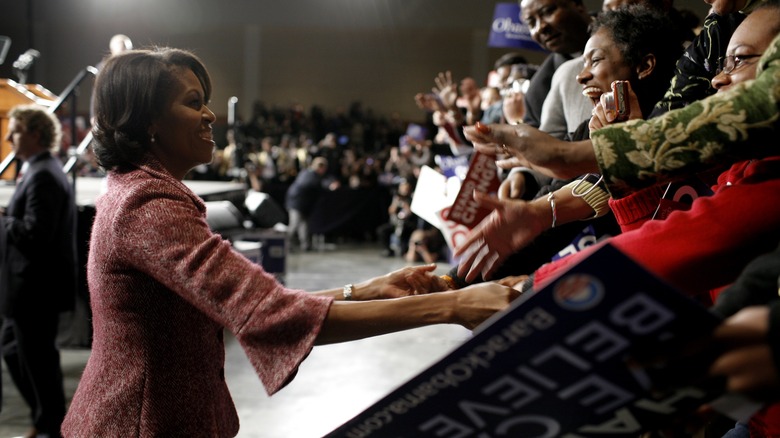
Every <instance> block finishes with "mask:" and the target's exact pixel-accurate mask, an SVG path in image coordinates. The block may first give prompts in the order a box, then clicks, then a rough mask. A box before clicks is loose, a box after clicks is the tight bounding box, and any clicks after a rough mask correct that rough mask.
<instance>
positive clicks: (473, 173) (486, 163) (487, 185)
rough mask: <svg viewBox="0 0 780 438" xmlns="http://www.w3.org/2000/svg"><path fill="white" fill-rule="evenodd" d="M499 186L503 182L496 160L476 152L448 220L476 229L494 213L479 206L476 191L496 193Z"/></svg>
mask: <svg viewBox="0 0 780 438" xmlns="http://www.w3.org/2000/svg"><path fill="white" fill-rule="evenodd" d="M499 185H501V181H500V180H499V179H498V168H497V167H496V162H495V158H494V157H492V156H489V155H485V154H482V153H480V152H478V151H477V152H475V153H474V156H473V157H472V158H471V163H470V164H469V170H468V172H467V173H466V178H465V179H464V180H463V183H462V184H461V186H460V191H459V192H458V196H457V197H456V198H455V202H453V203H452V208H450V211H449V213H448V214H447V220H450V221H453V222H457V223H459V224H462V225H465V226H466V227H468V228H469V229H471V228H474V226H476V225H477V224H478V223H480V222H481V221H482V219H484V218H485V216H487V215H488V214H489V213H490V212H491V211H492V210H491V209H489V208H485V207H480V206H479V205H478V204H477V201H475V200H474V191H477V192H481V193H495V192H496V191H498V186H499Z"/></svg>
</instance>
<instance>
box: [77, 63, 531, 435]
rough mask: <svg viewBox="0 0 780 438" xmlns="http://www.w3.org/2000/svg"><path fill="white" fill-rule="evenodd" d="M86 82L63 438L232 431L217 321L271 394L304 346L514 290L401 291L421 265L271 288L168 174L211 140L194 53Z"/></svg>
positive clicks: (454, 315) (129, 66)
mask: <svg viewBox="0 0 780 438" xmlns="http://www.w3.org/2000/svg"><path fill="white" fill-rule="evenodd" d="M95 93H96V100H95V102H96V116H97V117H96V126H95V128H94V134H95V139H96V143H95V154H96V156H97V158H98V160H99V161H100V164H101V166H102V167H103V168H105V169H106V170H107V172H108V191H107V193H106V194H104V195H103V196H101V197H100V198H99V199H98V201H97V204H96V207H97V214H96V217H95V222H94V225H93V231H92V240H91V245H90V252H89V261H88V281H89V288H90V293H91V305H92V310H93V315H94V321H93V323H94V342H93V349H92V354H91V356H90V359H89V361H88V363H87V366H86V369H85V371H84V374H83V376H82V379H81V382H80V384H79V387H78V389H77V391H76V394H75V396H74V398H73V401H72V404H71V407H70V410H69V412H68V415H67V418H66V420H65V423H64V424H63V429H62V430H63V434H64V435H65V436H68V437H96V436H100V437H108V436H136V437H146V436H188V437H195V436H209V437H210V436H218V437H231V436H235V435H236V433H237V432H238V418H237V415H236V411H235V408H234V406H233V402H232V400H231V398H230V394H229V393H228V389H227V386H226V384H225V379H224V368H223V364H224V346H223V340H222V332H223V329H227V330H230V331H231V332H232V333H233V334H234V335H235V336H236V338H237V339H238V341H239V342H240V343H241V345H242V346H243V348H244V349H245V351H246V353H247V356H248V357H249V359H250V362H251V363H252V365H253V366H254V368H255V370H256V371H257V374H258V376H259V377H260V380H261V381H262V383H263V385H264V386H265V388H266V390H267V391H268V392H269V393H273V392H276V391H278V390H279V389H280V388H282V387H283V386H284V385H285V384H286V383H287V382H289V381H290V380H291V379H292V378H293V377H294V375H295V372H296V370H297V369H298V366H299V365H300V363H301V361H302V360H303V359H304V358H305V357H306V355H307V354H308V353H309V351H310V350H311V348H312V346H313V345H314V344H316V343H329V342H339V341H347V340H352V339H358V338H364V337H367V336H373V335H378V334H382V333H388V332H392V331H397V330H404V329H408V328H413V327H419V326H422V325H427V324H435V323H457V324H461V325H463V326H465V327H469V328H473V327H475V326H476V325H478V324H479V323H480V322H482V321H483V320H484V319H486V318H487V317H489V316H490V315H492V314H493V313H494V312H495V311H497V310H499V309H503V308H505V307H506V306H507V305H508V303H509V302H510V301H511V299H512V298H514V297H515V296H516V292H514V291H513V290H511V289H509V288H506V287H504V286H500V285H497V284H490V285H486V286H483V287H479V288H472V289H471V290H469V291H462V292H443V293H436V294H429V295H417V292H416V291H421V290H430V289H431V288H432V287H433V283H431V282H433V281H437V277H434V276H432V275H430V271H431V270H432V269H433V267H432V266H428V267H423V268H405V269H403V270H400V271H396V272H394V273H391V274H388V275H386V276H383V277H379V278H376V279H373V280H369V281H366V282H363V283H359V284H355V285H348V286H345V288H344V289H343V290H342V289H338V290H330V291H322V292H317V293H306V292H303V291H296V290H289V289H286V288H285V287H284V286H282V285H281V284H279V283H278V282H277V281H276V280H275V279H274V277H273V276H271V275H269V274H267V273H265V272H264V271H263V270H262V268H261V267H259V266H258V265H256V264H253V263H251V262H249V261H248V260H247V259H245V258H244V257H242V256H241V255H240V254H238V253H237V252H235V251H233V250H232V248H231V246H230V244H229V243H228V242H226V241H225V240H223V239H222V238H221V237H220V236H218V235H215V234H213V233H212V232H211V231H210V230H209V227H208V225H207V223H206V216H205V213H206V211H205V206H204V204H203V202H202V201H201V199H199V198H198V197H197V196H196V195H195V194H193V193H192V192H191V191H190V190H189V189H188V188H187V187H186V186H185V185H184V184H183V183H182V179H183V178H184V176H185V175H186V174H187V173H188V172H189V171H190V170H191V169H192V168H193V167H195V166H197V165H199V164H202V163H208V162H209V161H211V157H212V152H213V149H214V141H213V136H212V130H211V124H212V123H213V122H214V120H215V116H214V113H212V112H211V110H209V108H208V107H207V106H206V105H207V103H208V101H209V97H210V94H211V84H210V80H209V76H208V73H207V72H206V69H205V67H204V66H203V64H202V63H201V62H200V61H199V60H198V59H197V58H196V57H195V56H194V55H192V54H191V53H189V52H185V51H181V50H176V49H157V50H154V51H131V52H126V53H123V54H121V55H117V56H114V57H112V58H110V59H109V60H108V61H107V62H106V65H105V67H104V68H103V70H102V71H101V73H100V75H99V76H98V79H97V82H96V85H95ZM379 298H395V299H389V300H374V299H379ZM364 300H369V301H364ZM370 300H374V301H370ZM346 301H349V302H346Z"/></svg>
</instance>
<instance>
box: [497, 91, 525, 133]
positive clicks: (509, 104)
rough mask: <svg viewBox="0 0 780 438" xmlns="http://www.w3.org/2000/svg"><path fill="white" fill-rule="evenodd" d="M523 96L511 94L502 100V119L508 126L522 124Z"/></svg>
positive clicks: (523, 114)
mask: <svg viewBox="0 0 780 438" xmlns="http://www.w3.org/2000/svg"><path fill="white" fill-rule="evenodd" d="M524 99H525V94H523V93H511V94H509V96H506V97H504V99H503V100H502V108H503V110H504V119H506V122H507V123H509V124H510V125H516V124H520V123H523V117H525V102H524V101H523V100H524Z"/></svg>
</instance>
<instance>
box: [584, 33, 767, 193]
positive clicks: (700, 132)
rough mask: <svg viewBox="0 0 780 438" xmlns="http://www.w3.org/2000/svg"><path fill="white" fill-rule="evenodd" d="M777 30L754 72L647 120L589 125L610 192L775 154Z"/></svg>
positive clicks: (627, 190)
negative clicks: (593, 128)
mask: <svg viewBox="0 0 780 438" xmlns="http://www.w3.org/2000/svg"><path fill="white" fill-rule="evenodd" d="M778 102H780V36H778V37H776V38H775V39H774V41H773V42H772V44H771V45H770V47H769V48H768V49H767V50H766V52H764V55H763V56H762V57H761V59H760V61H759V67H758V76H757V77H756V79H755V80H753V81H748V82H745V83H742V84H739V85H737V86H734V87H733V88H732V89H730V90H728V91H726V92H723V93H718V94H716V95H714V96H710V97H708V98H706V99H703V100H701V101H698V102H694V103H692V104H690V105H688V106H687V107H685V108H681V109H678V110H675V111H670V112H668V113H666V114H664V115H663V116H660V117H657V118H654V119H650V120H633V121H629V122H626V123H621V124H617V125H612V126H608V127H605V128H603V129H600V130H598V131H594V132H593V133H592V134H591V141H592V142H593V148H594V150H595V152H596V159H597V160H598V162H599V167H600V168H601V171H602V174H603V175H604V178H605V181H606V183H607V186H608V189H609V191H610V193H611V194H612V196H613V197H614V198H622V197H624V196H627V195H628V194H630V193H632V192H634V191H636V189H639V188H644V187H649V186H652V185H654V184H657V183H660V182H665V181H669V180H671V179H674V178H676V177H678V176H684V175H688V174H691V173H693V172H697V171H701V170H704V169H707V168H710V167H713V166H716V165H722V164H726V163H729V162H734V161H738V160H742V159H748V158H757V157H766V156H770V155H777V154H778V152H780V150H778V148H777V144H778V143H777V137H776V134H775V127H776V126H777V124H778V120H779V118H778V104H779V103H778Z"/></svg>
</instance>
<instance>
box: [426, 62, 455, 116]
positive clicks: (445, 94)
mask: <svg viewBox="0 0 780 438" xmlns="http://www.w3.org/2000/svg"><path fill="white" fill-rule="evenodd" d="M433 81H434V83H436V86H435V87H433V89H432V90H433V92H434V93H436V94H437V95H438V96H439V99H441V102H442V104H443V105H444V107H445V108H447V109H456V108H457V107H456V106H455V101H456V100H457V99H458V85H457V84H456V83H455V81H453V80H452V73H451V72H449V71H447V72H445V73H439V74H438V75H437V76H436V77H435V78H434V79H433Z"/></svg>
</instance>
